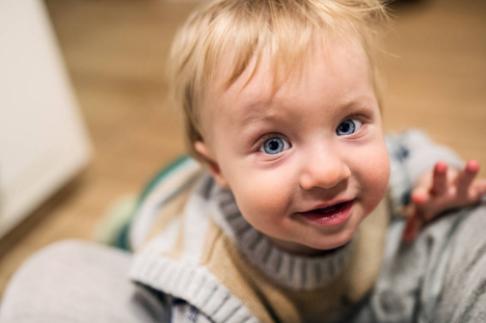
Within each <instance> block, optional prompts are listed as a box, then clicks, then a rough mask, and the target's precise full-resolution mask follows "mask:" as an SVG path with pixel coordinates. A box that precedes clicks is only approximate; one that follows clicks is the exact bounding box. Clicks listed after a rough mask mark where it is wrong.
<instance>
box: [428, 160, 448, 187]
mask: <svg viewBox="0 0 486 323" xmlns="http://www.w3.org/2000/svg"><path fill="white" fill-rule="evenodd" d="M446 191H447V164H446V163H444V162H438V163H436V164H435V167H434V172H433V175H432V187H431V189H430V193H431V194H432V195H442V194H444V193H445V192H446Z"/></svg>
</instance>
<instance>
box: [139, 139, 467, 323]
mask: <svg viewBox="0 0 486 323" xmlns="http://www.w3.org/2000/svg"><path fill="white" fill-rule="evenodd" d="M388 143H389V150H390V154H391V157H392V178H391V184H392V185H391V186H392V189H391V192H390V196H391V201H392V203H391V204H392V206H393V207H392V210H397V209H398V208H399V205H400V204H401V203H402V201H405V200H406V199H407V192H408V190H409V187H410V183H412V182H413V180H414V178H416V177H418V175H419V174H420V173H421V170H420V168H421V167H422V170H425V169H427V168H430V167H431V166H432V164H433V162H435V161H436V160H439V159H440V160H445V161H448V162H449V163H455V164H456V165H458V164H459V162H458V160H457V158H456V157H455V156H454V155H453V154H451V153H450V152H449V151H447V150H445V149H444V148H442V147H438V146H432V144H431V143H430V142H429V141H428V139H427V138H426V137H424V136H423V135H421V134H420V133H417V132H411V133H407V134H405V135H401V136H396V137H394V138H390V139H389V141H388ZM404 143H408V144H409V145H408V146H407V145H405V144H404ZM410 143H413V144H414V145H410ZM431 147H433V148H434V149H430V148H431ZM422 148H423V150H422ZM425 148H426V149H425ZM414 149H415V153H414ZM421 150H422V155H418V154H417V153H416V152H417V151H421ZM423 152H427V154H428V155H427V156H424V155H423ZM431 154H432V155H431ZM432 157H433V158H432ZM414 158H415V159H414ZM421 158H425V159H423V160H422V162H421V163H419V164H418V165H415V166H414V167H412V166H411V164H413V163H417V160H421ZM427 163H430V165H426V164H427ZM407 167H408V168H410V169H411V171H410V170H407ZM397 172H399V175H400V176H398V175H396V174H397ZM413 172H415V174H412V173H413ZM404 173H406V174H407V175H408V176H403V174H404ZM410 174H412V175H411V176H410ZM388 213H389V212H387V209H386V205H385V203H382V204H381V205H380V207H378V208H377V210H375V212H374V214H372V215H370V216H369V217H368V218H367V219H366V220H365V221H364V222H363V223H362V225H361V226H360V228H359V230H358V233H357V234H356V235H355V237H354V238H353V241H352V242H351V243H349V244H348V245H346V246H345V247H342V248H340V249H338V250H335V251H333V252H330V253H327V254H323V255H322V256H318V257H303V256H296V255H292V254H289V253H286V252H284V251H283V250H280V249H278V248H277V247H275V246H274V245H273V244H272V243H271V241H270V240H269V239H268V238H266V237H265V236H263V235H262V234H260V233H259V232H257V231H256V230H254V229H253V228H252V227H251V226H250V225H249V224H248V223H247V222H246V221H245V220H244V218H243V217H242V216H241V214H240V213H239V210H238V208H237V206H236V204H235V202H234V199H233V196H232V195H231V192H229V191H226V190H224V189H221V188H219V187H218V186H217V185H216V184H215V183H214V182H213V180H212V179H211V178H210V177H209V175H207V174H205V173H204V171H203V170H202V169H201V168H200V166H199V165H198V164H197V163H196V162H194V161H193V160H191V159H184V160H182V161H181V162H179V163H177V164H176V165H173V166H172V168H170V170H169V171H168V172H165V173H164V175H163V176H160V177H159V180H157V181H155V182H153V183H152V185H151V189H150V192H149V193H147V194H144V198H143V202H142V203H141V204H140V206H139V208H138V212H137V215H136V218H135V222H134V223H133V225H132V228H131V240H132V246H133V247H134V249H136V250H137V251H136V257H135V260H134V264H133V268H132V272H131V277H132V279H133V280H134V281H136V282H138V283H139V284H141V285H143V286H145V287H146V288H149V289H150V290H152V291H155V292H157V293H158V295H161V297H162V298H163V302H164V304H166V305H165V306H167V307H169V309H170V310H169V313H170V315H171V321H173V322H185V321H187V322H409V321H412V320H416V321H420V320H421V319H423V318H424V317H425V318H427V317H429V316H430V315H432V314H431V313H432V312H433V310H434V305H435V304H436V303H437V302H438V301H439V298H440V297H439V296H440V295H441V292H442V288H441V286H442V283H443V279H444V270H440V269H441V268H442V267H441V265H444V264H445V263H446V262H447V261H448V260H449V259H450V255H449V253H448V252H447V250H446V249H445V246H446V245H447V244H448V242H449V241H450V236H449V235H450V234H449V233H450V232H451V230H452V229H453V228H454V227H455V226H456V225H457V221H459V220H458V219H462V217H457V218H455V217H454V218H452V217H451V218H449V220H447V221H442V222H440V223H438V224H436V225H434V226H431V227H429V228H428V229H427V230H426V232H428V235H427V234H423V235H422V236H421V237H420V238H419V239H418V240H417V242H416V243H415V244H414V245H413V246H408V247H404V246H402V245H401V244H400V236H401V230H402V229H403V221H400V220H396V221H394V222H392V223H391V225H389V224H388V219H389V214H388ZM451 219H452V220H451ZM426 236H428V237H429V238H428V240H427V239H426V238H424V237H426ZM424 239H425V240H424ZM385 241H386V242H385ZM385 246H386V250H385V251H384V247H385ZM424 277H428V279H427V280H425V281H424V279H423V278H424ZM424 283H425V284H428V285H430V286H432V287H433V288H430V289H423V288H422V287H421V286H422V285H423V284H424ZM419 291H420V292H419ZM418 309H419V310H418ZM424 322H425V321H424Z"/></svg>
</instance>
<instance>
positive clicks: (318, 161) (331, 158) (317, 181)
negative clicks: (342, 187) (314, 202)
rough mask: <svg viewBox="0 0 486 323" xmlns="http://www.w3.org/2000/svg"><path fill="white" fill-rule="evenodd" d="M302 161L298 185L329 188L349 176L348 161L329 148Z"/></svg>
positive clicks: (310, 187) (306, 188)
mask: <svg viewBox="0 0 486 323" xmlns="http://www.w3.org/2000/svg"><path fill="white" fill-rule="evenodd" d="M308 156H309V157H308V158H306V159H305V160H304V161H303V167H302V171H301V174H300V180H299V181H300V187H301V188H302V189H304V190H311V189H313V188H323V189H331V188H333V187H336V186H337V185H338V184H340V183H342V182H343V181H346V180H347V179H348V178H349V177H350V176H351V170H350V168H349V165H348V163H346V161H345V160H344V159H343V158H342V157H341V156H340V155H339V154H338V153H336V152H335V151H333V150H331V149H326V150H321V151H319V152H317V153H316V152H315V151H314V153H313V154H310V155H308Z"/></svg>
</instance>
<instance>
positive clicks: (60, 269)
mask: <svg viewBox="0 0 486 323" xmlns="http://www.w3.org/2000/svg"><path fill="white" fill-rule="evenodd" d="M130 258H131V257H130V255H129V254H127V253H125V252H122V251H119V250H116V249H112V248H109V247H105V246H102V245H97V244H95V243H91V242H83V241H63V242H58V243H55V244H53V245H51V246H48V247H47V248H45V249H43V250H41V251H40V252H37V253H36V254H34V255H33V256H32V257H31V258H30V259H29V260H28V261H27V262H26V263H25V264H24V265H23V266H22V267H21V268H20V269H19V270H18V271H17V272H16V273H15V275H14V276H13V278H12V280H11V281H10V284H9V286H8V288H7V290H6V291H5V295H4V298H3V300H2V303H1V305H0V322H1V323H24V322H35V323H60V322H67V323H71V322H72V323H74V322H76V323H77V322H79V323H81V322H83V323H98V322H99V323H104V322H107V323H108V322H116V323H125V322H126V323H128V322H130V323H133V322H147V323H152V322H163V321H164V320H161V318H163V317H164V313H162V312H161V311H163V308H162V307H161V306H160V303H159V302H158V300H157V299H156V298H155V297H154V295H153V294H151V293H148V292H147V291H146V290H145V289H142V288H138V287H137V286H136V285H135V284H133V283H132V282H131V281H130V280H129V279H128V269H129V265H130Z"/></svg>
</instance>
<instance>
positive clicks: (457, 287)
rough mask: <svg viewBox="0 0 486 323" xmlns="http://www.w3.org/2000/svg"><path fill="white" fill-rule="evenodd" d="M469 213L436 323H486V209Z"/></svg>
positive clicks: (455, 244)
mask: <svg viewBox="0 0 486 323" xmlns="http://www.w3.org/2000/svg"><path fill="white" fill-rule="evenodd" d="M464 212H468V213H469V214H467V215H466V217H465V219H464V221H462V222H461V224H460V225H459V226H458V227H457V228H456V232H454V234H453V237H452V240H451V242H452V243H451V246H450V257H449V261H448V263H447V265H446V267H445V277H444V281H443V288H442V293H441V297H440V299H439V302H438V303H437V305H436V306H435V311H436V312H435V315H434V319H433V320H432V322H434V323H435V322H437V323H439V322H440V323H472V322H486V235H485V234H484V228H486V206H485V205H483V206H480V207H477V208H473V209H471V210H466V211H464Z"/></svg>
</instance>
